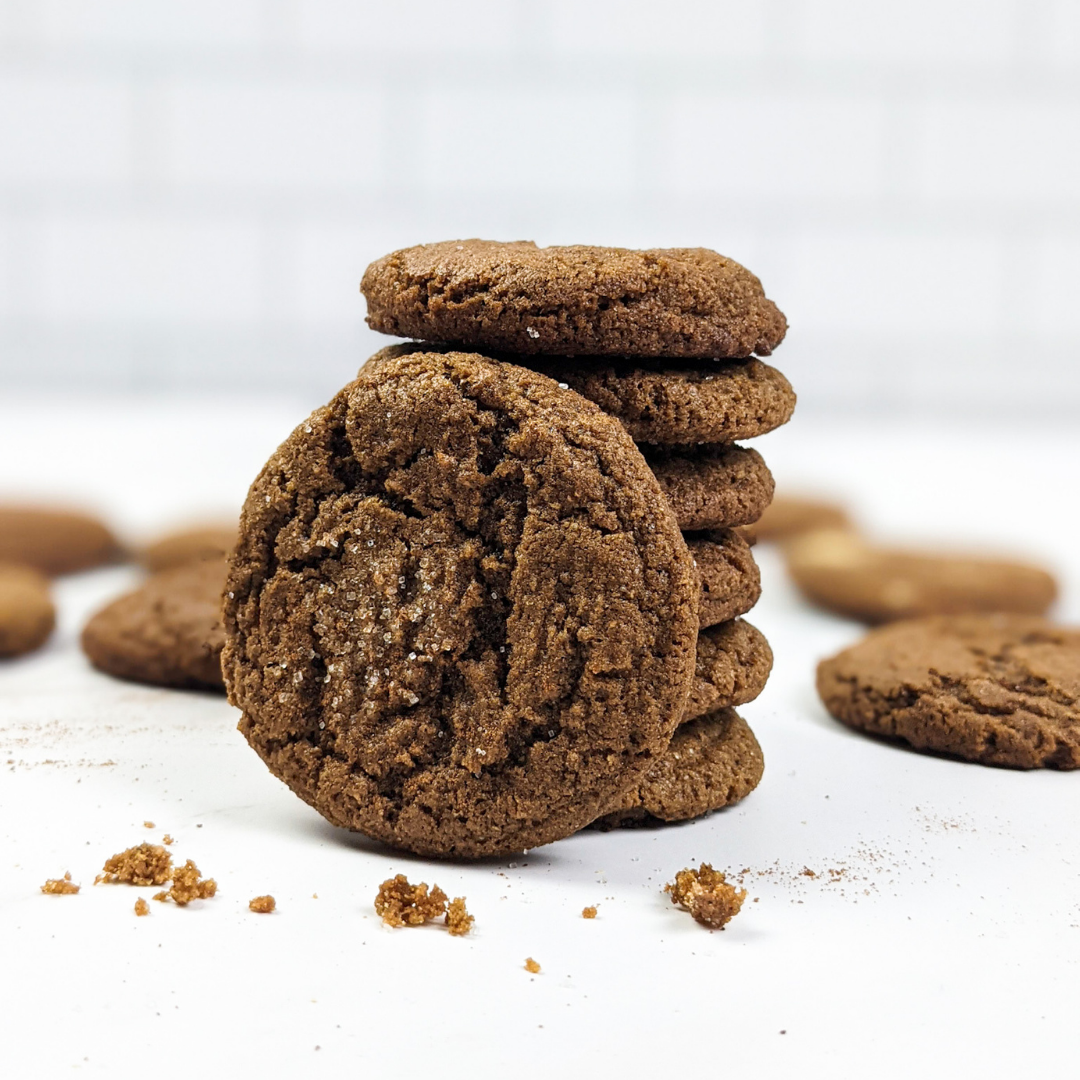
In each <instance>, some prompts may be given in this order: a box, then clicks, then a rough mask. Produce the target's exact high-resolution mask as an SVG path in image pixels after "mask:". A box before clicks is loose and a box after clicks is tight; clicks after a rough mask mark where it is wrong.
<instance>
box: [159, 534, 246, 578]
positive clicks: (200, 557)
mask: <svg viewBox="0 0 1080 1080" xmlns="http://www.w3.org/2000/svg"><path fill="white" fill-rule="evenodd" d="M235 544H236V524H235V522H220V523H218V524H210V525H201V526H198V527H196V528H192V529H184V530H182V531H180V532H173V533H168V534H167V535H165V536H162V537H159V538H158V539H157V540H155V541H153V542H152V543H150V544H147V545H146V546H145V547H144V548H143V549H142V550H141V551H140V552H139V562H141V563H142V564H143V566H145V567H146V569H147V570H149V571H150V572H151V573H152V574H156V573H158V572H160V571H162V570H171V569H172V568H173V567H174V566H183V565H184V564H185V563H189V562H202V561H204V560H207V559H224V558H225V557H226V556H227V555H228V554H229V552H230V551H232V549H233V547H234V546H235Z"/></svg>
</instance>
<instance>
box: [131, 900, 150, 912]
mask: <svg viewBox="0 0 1080 1080" xmlns="http://www.w3.org/2000/svg"><path fill="white" fill-rule="evenodd" d="M135 914H136V915H149V914H150V905H149V904H148V903H147V902H146V901H145V900H144V899H143V898H142V897H141V896H140V897H139V899H138V900H136V901H135Z"/></svg>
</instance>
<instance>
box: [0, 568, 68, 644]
mask: <svg viewBox="0 0 1080 1080" xmlns="http://www.w3.org/2000/svg"><path fill="white" fill-rule="evenodd" d="M55 625H56V608H55V607H54V606H53V602H52V598H51V596H50V595H49V580H48V578H46V577H45V576H44V575H43V574H41V573H39V572H38V571H37V570H34V569H32V568H31V567H29V566H19V565H17V564H14V563H0V657H11V656H22V655H23V654H24V653H28V652H33V650H34V649H37V648H40V647H41V646H42V645H44V644H45V642H46V641H47V640H48V638H49V635H50V634H51V633H52V631H53V627H54V626H55Z"/></svg>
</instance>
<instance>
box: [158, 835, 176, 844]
mask: <svg viewBox="0 0 1080 1080" xmlns="http://www.w3.org/2000/svg"><path fill="white" fill-rule="evenodd" d="M161 842H162V843H163V844H175V843H176V841H175V840H174V839H173V838H172V837H171V836H170V835H169V834H168V833H166V834H165V835H164V836H163V837H162V838H161Z"/></svg>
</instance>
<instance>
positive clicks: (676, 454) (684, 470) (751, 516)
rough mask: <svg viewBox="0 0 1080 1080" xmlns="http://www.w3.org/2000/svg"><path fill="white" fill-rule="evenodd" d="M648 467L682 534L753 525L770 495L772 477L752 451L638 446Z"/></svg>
mask: <svg viewBox="0 0 1080 1080" xmlns="http://www.w3.org/2000/svg"><path fill="white" fill-rule="evenodd" d="M641 452H642V454H643V455H644V456H645V460H646V461H647V462H648V463H649V468H651V469H652V471H653V473H654V474H655V475H656V479H657V480H659V481H660V489H661V491H663V493H664V494H665V495H666V496H667V499H668V502H670V503H671V508H672V510H674V511H675V520H676V521H678V523H679V527H680V528H681V529H685V530H694V529H724V528H728V527H730V526H733V525H747V524H750V523H751V522H754V521H756V520H757V519H758V518H759V517H760V516H761V515H762V513H763V512H765V508H766V507H767V506H768V505H769V502H770V500H771V499H772V495H773V478H772V473H770V472H769V469H768V467H767V466H766V464H765V462H764V461H763V460H762V458H761V455H760V454H759V453H758V452H757V451H756V450H751V449H749V448H748V447H745V446H708V445H706V446H697V447H681V448H680V449H678V450H675V449H664V448H661V447H657V446H642V447H641Z"/></svg>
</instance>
